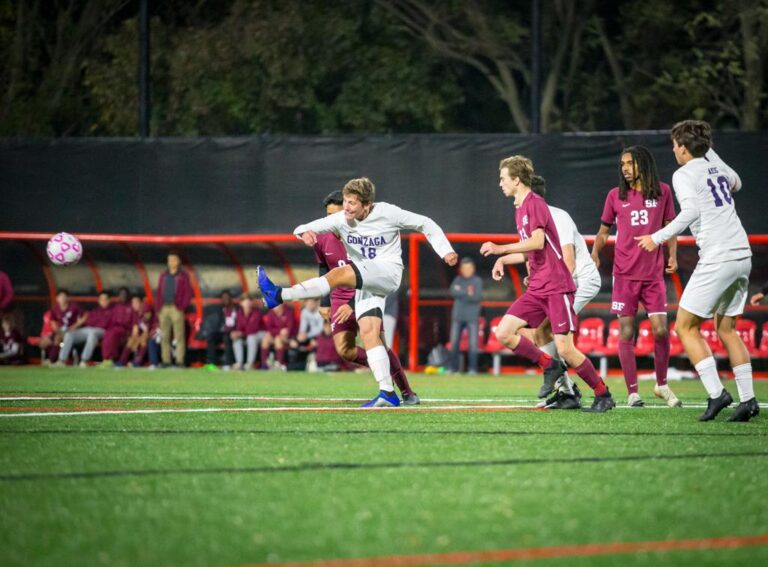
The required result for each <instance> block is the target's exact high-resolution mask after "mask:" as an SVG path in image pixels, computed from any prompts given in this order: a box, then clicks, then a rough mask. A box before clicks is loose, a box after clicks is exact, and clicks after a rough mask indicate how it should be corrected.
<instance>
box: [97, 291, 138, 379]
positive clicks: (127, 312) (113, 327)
mask: <svg viewBox="0 0 768 567" xmlns="http://www.w3.org/2000/svg"><path fill="white" fill-rule="evenodd" d="M133 323H134V320H133V309H131V293H130V292H129V291H128V288H126V287H121V288H120V290H119V291H118V292H117V301H116V302H115V303H114V305H112V319H111V320H110V322H109V327H107V332H106V333H104V338H103V339H102V341H101V357H102V359H103V362H102V363H101V365H102V366H105V367H109V366H112V365H113V364H114V363H115V361H116V360H117V359H118V357H119V356H120V353H121V352H122V348H123V345H124V344H125V342H126V341H127V340H128V337H129V336H130V334H131V330H132V329H133Z"/></svg>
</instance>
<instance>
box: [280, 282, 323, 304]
mask: <svg viewBox="0 0 768 567" xmlns="http://www.w3.org/2000/svg"><path fill="white" fill-rule="evenodd" d="M329 293H331V286H330V284H329V283H328V280H327V279H325V278H312V279H310V280H307V281H305V282H301V283H300V284H296V285H295V286H292V287H288V288H284V289H283V301H295V300H296V299H312V298H315V297H323V296H324V295H328V294H329Z"/></svg>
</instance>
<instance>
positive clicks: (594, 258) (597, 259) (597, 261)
mask: <svg viewBox="0 0 768 567" xmlns="http://www.w3.org/2000/svg"><path fill="white" fill-rule="evenodd" d="M592 261H593V262H594V263H595V268H599V267H600V256H598V255H597V254H592Z"/></svg>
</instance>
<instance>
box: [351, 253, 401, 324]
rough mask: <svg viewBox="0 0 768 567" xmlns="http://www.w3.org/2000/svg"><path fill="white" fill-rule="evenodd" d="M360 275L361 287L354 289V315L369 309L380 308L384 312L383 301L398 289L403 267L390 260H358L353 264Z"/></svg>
mask: <svg viewBox="0 0 768 567" xmlns="http://www.w3.org/2000/svg"><path fill="white" fill-rule="evenodd" d="M353 268H354V269H355V271H356V273H358V274H359V275H360V279H361V280H362V283H363V285H362V287H361V289H358V290H356V291H355V317H357V318H360V316H361V315H362V314H363V313H367V312H368V311H370V310H371V309H377V308H378V309H380V310H381V313H382V315H383V314H384V302H385V300H386V298H387V296H388V295H390V294H392V293H395V292H396V291H397V290H398V289H400V280H401V279H402V278H403V267H402V266H401V265H400V264H393V263H391V262H381V261H378V262H376V261H373V262H358V263H355V264H353Z"/></svg>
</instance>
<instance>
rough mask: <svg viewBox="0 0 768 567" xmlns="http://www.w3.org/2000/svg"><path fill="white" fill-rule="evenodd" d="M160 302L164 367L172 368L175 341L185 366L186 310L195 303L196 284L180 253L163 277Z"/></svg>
mask: <svg viewBox="0 0 768 567" xmlns="http://www.w3.org/2000/svg"><path fill="white" fill-rule="evenodd" d="M156 300H157V301H156V302H155V305H156V306H157V310H158V311H157V318H158V321H159V322H160V335H161V341H162V342H161V345H160V351H161V357H162V361H163V366H170V365H171V342H172V340H173V339H176V364H177V365H179V366H184V355H185V354H186V346H187V345H186V336H185V332H184V311H186V309H187V307H189V303H190V301H192V284H191V283H190V281H189V275H187V272H185V271H184V270H183V269H182V267H181V257H180V256H179V254H178V253H177V252H171V253H169V254H168V270H166V271H165V272H163V273H161V274H160V279H159V281H158V284H157V297H156Z"/></svg>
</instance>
